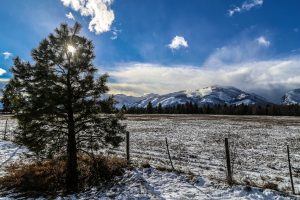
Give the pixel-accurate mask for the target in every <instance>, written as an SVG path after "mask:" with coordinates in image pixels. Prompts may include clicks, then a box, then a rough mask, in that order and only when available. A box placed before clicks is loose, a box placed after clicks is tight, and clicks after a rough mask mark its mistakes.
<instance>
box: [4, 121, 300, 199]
mask: <svg viewBox="0 0 300 200" xmlns="http://www.w3.org/2000/svg"><path fill="white" fill-rule="evenodd" d="M240 118H241V119H240ZM240 118H238V117H236V118H234V117H233V118H232V117H220V116H219V117H218V116H205V117H203V116H202V117H200V116H190V115H186V116H184V115H182V116H151V117H150V116H129V117H128V120H127V123H128V129H129V131H130V132H131V145H132V148H131V151H132V159H133V161H134V162H135V163H139V162H141V163H144V162H149V163H150V164H151V165H152V166H163V167H169V163H168V159H167V155H166V153H165V144H164V137H168V139H169V142H170V151H171V154H172V159H173V162H174V164H175V168H176V169H180V170H183V171H184V172H186V173H184V174H178V173H173V172H166V171H159V170H157V169H155V168H144V169H140V168H134V169H133V170H132V171H126V173H125V174H124V175H123V176H122V177H119V178H118V181H117V183H118V184H116V185H115V186H113V187H112V188H110V189H108V190H105V191H103V190H97V189H95V188H93V189H91V190H90V191H87V192H83V193H80V194H78V195H73V196H68V197H64V198H63V197H57V199H266V200H271V199H297V198H299V199H300V197H299V196H285V195H283V194H281V193H279V192H276V191H274V190H269V189H259V188H255V187H252V188H250V187H245V186H234V187H232V188H230V187H228V186H227V185H226V184H225V183H224V178H225V175H224V174H225V171H224V160H223V159H224V156H223V148H224V145H223V138H224V137H225V136H226V137H229V139H230V141H236V147H235V149H237V151H236V152H238V154H239V156H236V160H235V163H236V164H235V165H236V166H235V168H234V178H235V179H241V180H245V179H247V180H248V179H250V180H253V181H257V183H260V182H259V181H260V179H262V180H261V181H266V182H267V181H269V180H271V182H272V183H277V184H278V186H279V189H284V187H285V188H286V190H287V191H289V187H290V186H289V178H288V173H287V171H286V160H285V151H284V146H285V144H286V143H289V144H290V145H291V149H292V152H293V155H292V161H293V163H294V166H296V167H298V165H299V162H298V161H299V154H298V148H296V147H297V141H298V138H300V135H299V133H300V124H299V123H300V122H299V118H287V117H281V118H272V117H261V118H260V117H244V118H242V117H240ZM2 122H3V120H2V121H1V119H0V123H2ZM1 126H2V124H0V131H1ZM11 127H13V124H11V126H10V128H11ZM298 135H299V136H298ZM1 139H2V137H1ZM244 140H246V141H247V145H246V144H244V143H242V141H244ZM292 141H294V142H292ZM123 150H124V149H123V147H121V148H119V149H114V150H111V151H112V152H116V153H118V154H121V153H122V152H124V151H123ZM23 152H28V151H27V150H26V148H24V147H20V146H18V145H16V144H14V143H12V142H9V141H3V140H0V176H3V175H5V171H4V169H5V166H7V165H9V164H11V163H12V162H14V161H18V160H22V161H28V160H26V158H25V157H23V156H22V153H23ZM263 156H264V157H263ZM296 167H293V170H294V171H295V174H294V175H295V177H294V178H295V182H296V185H295V186H296V192H298V190H299V189H298V188H299V178H298V173H299V172H297V168H296ZM188 171H191V172H193V174H194V175H193V176H194V177H193V178H191V177H190V176H189V175H188V173H187V172H188ZM275 180H277V182H275ZM258 185H259V184H258ZM13 196H14V194H11V195H10V196H7V197H1V198H0V199H1V200H2V199H13ZM40 199H43V198H40Z"/></svg>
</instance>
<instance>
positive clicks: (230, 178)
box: [225, 138, 232, 185]
mask: <svg viewBox="0 0 300 200" xmlns="http://www.w3.org/2000/svg"><path fill="white" fill-rule="evenodd" d="M225 155H226V164H227V182H228V184H229V185H232V173H231V165H230V153H229V145H228V138H225Z"/></svg>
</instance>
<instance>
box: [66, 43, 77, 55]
mask: <svg viewBox="0 0 300 200" xmlns="http://www.w3.org/2000/svg"><path fill="white" fill-rule="evenodd" d="M67 48H68V52H69V53H71V54H74V53H75V52H76V49H75V47H74V46H72V45H68V47H67Z"/></svg>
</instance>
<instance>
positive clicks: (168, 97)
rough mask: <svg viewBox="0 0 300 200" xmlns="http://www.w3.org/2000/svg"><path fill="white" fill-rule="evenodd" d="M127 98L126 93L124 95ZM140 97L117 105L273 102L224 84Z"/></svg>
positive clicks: (144, 105)
mask: <svg viewBox="0 0 300 200" xmlns="http://www.w3.org/2000/svg"><path fill="white" fill-rule="evenodd" d="M118 98H119V95H115V99H116V100H117V101H118ZM122 98H123V99H124V98H125V95H122ZM138 98H140V99H139V100H138V101H136V102H133V101H134V99H132V98H130V100H133V101H128V102H130V103H128V104H125V101H123V102H124V103H123V104H122V103H119V104H118V105H117V107H122V105H125V106H126V107H132V106H135V107H143V108H145V107H146V106H147V105H148V103H149V102H151V103H152V105H153V106H154V107H156V106H158V105H159V104H161V105H162V107H167V106H174V105H177V104H185V103H188V102H192V103H197V104H198V105H200V106H201V105H216V104H227V105H241V104H244V105H254V104H257V105H266V104H272V103H270V102H268V101H267V100H266V99H264V98H263V97H260V96H258V95H256V94H250V93H247V92H244V91H242V90H239V89H237V88H234V87H222V86H211V87H206V88H202V89H198V90H183V91H179V92H173V93H169V94H165V95H158V94H149V95H146V96H143V97H138Z"/></svg>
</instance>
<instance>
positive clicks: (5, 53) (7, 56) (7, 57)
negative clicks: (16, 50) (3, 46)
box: [2, 51, 12, 60]
mask: <svg viewBox="0 0 300 200" xmlns="http://www.w3.org/2000/svg"><path fill="white" fill-rule="evenodd" d="M2 55H3V56H4V59H5V60H6V59H9V58H10V57H11V56H12V53H10V52H7V51H5V52H3V53H2Z"/></svg>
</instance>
